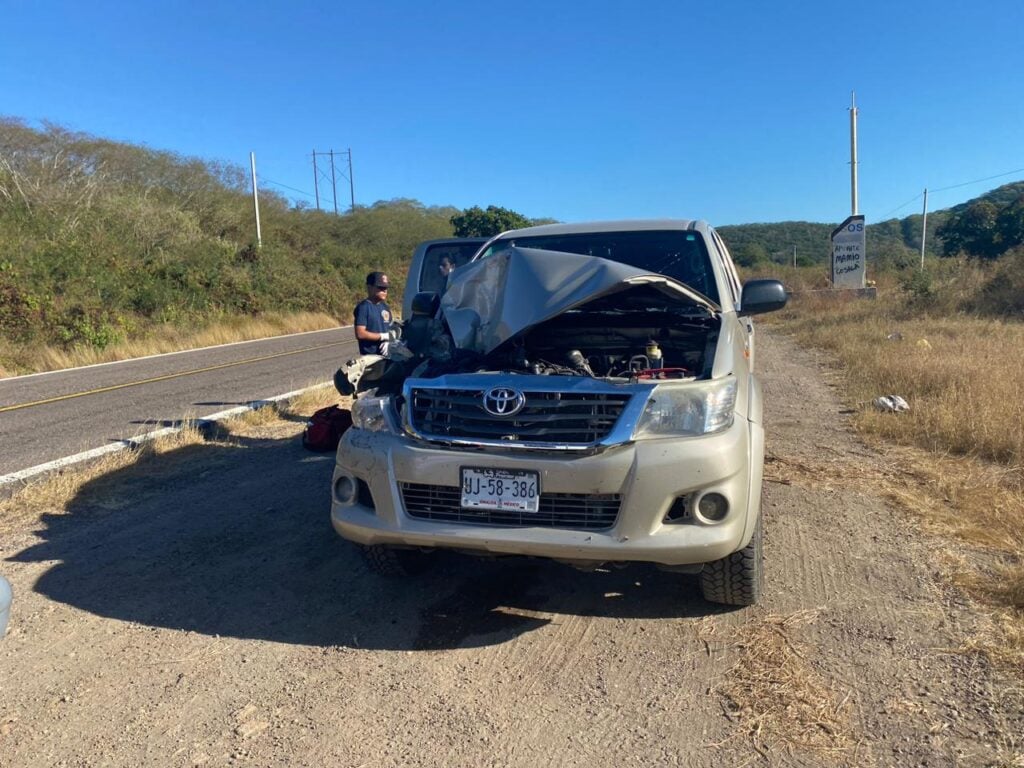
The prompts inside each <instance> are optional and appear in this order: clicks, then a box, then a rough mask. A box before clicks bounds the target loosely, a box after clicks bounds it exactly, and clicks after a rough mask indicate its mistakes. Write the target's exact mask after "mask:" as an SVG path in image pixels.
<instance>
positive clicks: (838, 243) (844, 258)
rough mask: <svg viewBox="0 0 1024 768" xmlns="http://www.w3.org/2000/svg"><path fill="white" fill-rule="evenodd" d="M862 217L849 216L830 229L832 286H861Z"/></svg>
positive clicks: (862, 283) (863, 250)
mask: <svg viewBox="0 0 1024 768" xmlns="http://www.w3.org/2000/svg"><path fill="white" fill-rule="evenodd" d="M865 254H866V250H865V248H864V217H863V216H850V217H849V218H848V219H847V220H846V221H844V222H843V223H842V224H840V225H839V226H838V227H836V228H835V229H834V230H832V287H833V288H863V287H864V262H865V258H866V256H865Z"/></svg>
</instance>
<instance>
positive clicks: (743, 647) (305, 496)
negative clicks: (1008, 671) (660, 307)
mask: <svg viewBox="0 0 1024 768" xmlns="http://www.w3.org/2000/svg"><path fill="white" fill-rule="evenodd" d="M759 344H760V347H759V353H758V354H759V355H760V360H759V365H760V367H761V370H762V372H763V376H764V380H765V392H766V401H767V417H766V418H767V422H768V425H767V432H768V436H769V438H768V439H769V447H768V451H769V461H768V464H767V466H766V475H767V477H768V482H767V484H766V488H765V511H766V519H767V545H766V550H767V563H768V569H769V570H768V573H769V579H770V582H769V583H770V586H769V588H768V595H767V598H766V600H765V601H764V602H763V604H761V605H759V606H758V607H756V608H753V609H744V610H724V609H721V608H715V607H711V606H709V605H707V604H705V603H704V602H702V601H701V599H700V597H699V591H698V589H697V585H696V582H695V580H694V579H693V577H685V576H680V575H673V574H667V573H661V572H659V571H656V570H654V569H648V568H629V569H624V570H613V571H611V572H599V573H593V574H583V573H577V572H575V571H573V570H570V569H568V568H565V567H562V566H558V565H553V564H545V563H538V562H532V561H499V562H479V561H475V560H468V559H465V560H464V559H460V558H457V557H450V558H443V559H442V560H441V562H440V563H439V565H438V567H437V569H436V570H434V571H432V572H431V573H429V574H428V575H426V576H423V577H420V578H419V579H417V580H416V581H413V582H410V583H400V582H390V581H383V580H380V579H378V578H376V577H374V576H372V575H371V574H369V573H367V571H366V569H365V568H364V567H363V565H362V563H361V562H360V559H359V557H358V556H357V553H356V552H355V551H354V550H353V549H352V548H351V547H350V546H349V545H347V544H345V543H344V542H341V541H340V540H338V539H337V538H336V537H335V535H334V534H333V532H332V531H331V528H330V525H329V523H328V497H327V494H328V482H329V478H330V472H331V460H330V459H328V458H324V457H318V456H314V455H312V454H308V453H304V452H303V450H302V449H301V447H300V446H299V444H298V441H297V440H296V439H295V437H294V435H295V434H296V432H297V430H298V425H297V424H284V425H278V426H277V427H275V428H273V429H267V430H265V431H264V433H263V434H261V435H257V436H254V437H243V438H239V439H238V441H237V444H236V445H233V446H228V445H211V446H200V447H192V448H187V449H182V450H181V451H179V452H177V453H175V454H172V455H170V456H165V457H163V458H161V459H158V460H155V461H154V462H151V463H149V464H147V465H146V466H147V467H149V468H150V469H149V472H148V473H147V474H140V472H139V471H138V470H130V469H129V470H121V471H119V472H117V473H114V474H112V475H109V476H106V477H104V478H101V479H100V480H97V481H95V482H93V483H91V484H90V485H89V486H88V487H86V488H85V489H84V490H83V491H82V492H81V493H79V495H78V496H77V497H76V498H75V499H74V500H73V502H72V503H71V504H70V505H69V506H68V508H67V510H66V513H61V514H57V510H55V511H54V514H51V515H47V516H46V517H44V519H43V520H42V521H41V522H40V524H39V525H37V526H34V527H33V528H32V529H31V530H26V529H21V530H10V526H8V530H6V531H5V532H4V534H3V538H2V545H0V557H2V560H0V569H2V571H3V573H4V574H5V575H6V576H7V577H8V578H9V580H10V581H11V582H12V583H13V585H14V588H15V591H16V597H15V604H14V613H13V616H12V626H11V629H10V631H9V634H8V637H7V638H6V639H4V640H3V641H0V764H2V765H10V766H64V765H67V766H80V765H126V766H127V765H143V764H148V765H169V766H179V765H180V766H189V765H211V766H220V765H259V766H268V765H269V766H279V765H280V766H284V765H302V766H306V765H308V766H314V765H315V766H320V765H339V766H398V765H410V766H455V765H464V766H483V765H514V766H520V765H524V766H531V767H535V766H572V765H579V766H627V765H648V766H649V765H658V766H660V765H685V766H704V765H706V766H718V765H725V764H732V765H808V766H816V765H833V764H835V765H851V766H854V765H855V766H873V765H878V766H888V765H900V766H903V765H912V766H918V765H927V766H945V765H971V766H973V765H1013V764H1015V763H1014V762H1013V761H1014V760H1015V758H1016V757H1019V756H1020V751H1021V747H1020V744H1019V743H1015V741H1014V740H1015V739H1019V738H1020V737H1019V734H1020V733H1022V732H1024V714H1022V708H1021V701H1022V697H1021V694H1020V692H1019V688H1016V689H1015V688H1014V687H1013V686H1012V685H1009V684H1007V683H1006V682H1005V681H1001V680H1000V678H999V677H998V676H997V674H996V673H995V672H994V671H993V670H991V669H989V668H988V666H987V665H986V664H985V663H984V661H983V659H982V658H981V657H980V656H977V655H968V654H962V653H957V652H955V651H956V649H958V648H960V647H961V646H962V644H963V642H964V640H965V638H966V637H968V636H969V634H970V632H971V631H972V629H973V622H974V621H975V619H974V617H973V614H972V613H971V612H970V610H969V607H968V606H967V605H966V604H964V603H963V602H961V601H960V600H959V598H958V597H957V596H956V595H955V594H954V593H952V592H951V591H949V590H948V589H947V588H946V587H944V586H943V585H942V582H941V581H940V580H939V579H938V577H937V576H936V575H935V574H934V567H933V565H932V564H931V563H930V560H931V557H930V552H932V551H933V550H934V548H936V547H938V546H941V544H940V543H938V542H936V541H933V540H928V539H927V538H925V537H924V535H923V534H922V533H920V532H919V531H917V530H916V529H915V527H914V525H913V523H912V522H911V521H908V520H907V519H906V518H905V517H904V516H902V515H901V513H899V512H898V511H896V510H894V509H892V508H890V507H888V506H887V505H886V504H885V503H884V502H883V500H882V499H881V498H880V496H879V495H877V490H876V489H875V488H874V487H873V485H872V484H870V483H865V482H864V478H866V477H870V476H871V474H872V472H882V471H885V470H886V466H887V463H886V461H885V458H884V457H883V456H879V455H876V454H875V453H873V452H872V451H870V450H868V449H866V448H865V447H864V446H862V445H861V444H860V443H859V442H858V441H857V440H856V439H855V438H854V437H853V436H852V435H851V433H850V432H849V430H848V428H847V426H846V424H845V418H846V417H845V416H844V415H843V413H842V412H843V407H842V406H841V404H840V402H839V400H838V399H837V397H836V395H835V393H834V391H833V390H832V389H831V388H830V387H829V385H828V384H827V383H826V382H825V381H824V379H823V375H822V372H821V370H820V368H819V366H818V365H817V364H816V362H815V360H814V359H813V358H812V357H811V356H810V355H809V354H808V353H805V352H802V351H800V350H798V349H797V348H795V347H794V346H793V345H791V344H790V343H789V342H788V341H786V340H785V339H780V338H772V337H770V336H769V335H767V334H762V336H761V339H760V342H759ZM2 525H3V523H2V522H0V526H2ZM1015 691H1016V692H1015ZM730 761H731V762H730ZM1016 764H1019V763H1016Z"/></svg>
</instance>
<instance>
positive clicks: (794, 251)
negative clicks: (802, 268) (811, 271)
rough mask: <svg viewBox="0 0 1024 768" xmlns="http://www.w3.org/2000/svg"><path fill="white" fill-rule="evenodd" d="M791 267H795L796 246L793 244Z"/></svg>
mask: <svg viewBox="0 0 1024 768" xmlns="http://www.w3.org/2000/svg"><path fill="white" fill-rule="evenodd" d="M793 269H796V246H795V245H794V246H793Z"/></svg>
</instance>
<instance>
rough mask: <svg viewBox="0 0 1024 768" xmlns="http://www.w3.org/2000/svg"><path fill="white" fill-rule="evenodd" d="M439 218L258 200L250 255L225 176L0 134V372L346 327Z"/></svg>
mask: <svg viewBox="0 0 1024 768" xmlns="http://www.w3.org/2000/svg"><path fill="white" fill-rule="evenodd" d="M456 213H458V211H457V210H456V209H454V208H429V207H425V206H423V205H421V204H419V203H418V202H416V201H413V200H392V201H387V202H379V203H376V204H374V205H372V206H368V207H360V208H357V209H356V210H355V211H354V212H352V213H349V214H346V215H344V216H335V215H332V214H327V213H322V212H318V211H314V210H303V209H298V208H292V207H289V205H288V203H287V201H286V200H285V199H284V198H282V197H280V196H278V195H275V194H273V193H269V192H266V191H261V193H260V214H261V224H262V233H263V247H262V248H261V249H257V248H256V246H255V225H254V220H253V211H252V198H251V195H250V194H249V193H248V191H247V178H246V174H245V172H244V171H243V170H242V169H241V168H239V167H236V166H232V165H227V164H223V163H217V162H212V161H206V160H200V159H196V158H186V157H181V156H179V155H175V154H173V153H170V152H162V151H157V150H152V149H148V148H145V147H140V146H135V145H131V144H124V143H119V142H113V141H108V140H105V139H99V138H96V137H93V136H88V135H85V134H81V133H74V132H71V131H68V130H65V129H63V128H60V127H58V126H54V125H46V126H44V127H43V129H41V130H36V129H34V128H31V127H29V126H27V125H25V124H24V123H23V122H20V121H17V120H11V119H2V118H0V341H2V342H3V347H2V348H0V366H6V367H8V368H11V369H15V370H17V369H21V370H25V369H26V367H31V365H30V364H29V363H28V362H27V361H28V360H29V358H28V357H27V356H26V354H27V353H26V349H28V348H35V347H37V346H38V345H54V346H57V347H75V346H87V347H92V348H99V349H102V348H104V347H108V346H110V345H113V344H117V343H120V342H123V341H125V340H127V339H130V338H137V337H140V336H146V335H147V334H152V333H157V332H159V329H160V327H161V326H167V325H170V326H175V327H178V328H196V327H197V326H202V325H207V324H210V323H212V322H216V321H218V320H223V319H230V318H236V317H238V316H252V315H260V314H263V313H266V312H277V313H292V312H319V313H327V314H328V315H332V316H334V317H337V318H339V319H340V320H343V321H345V322H348V321H349V316H350V314H351V311H352V306H353V304H354V302H355V300H356V299H357V298H358V297H359V296H360V295H363V294H364V291H365V289H364V287H363V283H364V278H365V275H366V273H367V272H368V271H370V270H372V269H384V270H386V271H390V272H392V273H393V274H394V277H395V279H394V283H395V284H396V285H397V287H398V289H399V290H398V291H396V295H400V293H399V291H400V290H401V287H402V285H401V284H402V278H403V276H404V272H405V264H406V263H407V261H408V258H409V255H410V253H411V252H412V249H413V247H414V246H415V245H416V244H417V243H418V242H420V241H422V240H427V239H431V238H437V237H445V236H450V235H451V234H452V225H451V223H450V219H451V217H452V216H453V215H454V214H456Z"/></svg>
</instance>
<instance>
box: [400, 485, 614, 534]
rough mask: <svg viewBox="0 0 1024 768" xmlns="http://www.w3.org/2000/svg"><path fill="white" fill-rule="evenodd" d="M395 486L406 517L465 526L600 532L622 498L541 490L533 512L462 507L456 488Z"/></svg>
mask: <svg viewBox="0 0 1024 768" xmlns="http://www.w3.org/2000/svg"><path fill="white" fill-rule="evenodd" d="M399 485H400V487H401V490H402V501H403V502H404V504H405V511H406V514H408V515H409V517H414V518H416V519H417V520H436V521H439V522H448V523H465V524H467V525H498V526H508V527H513V528H528V527H529V528H532V527H540V528H569V529H572V530H582V531H600V530H604V529H606V528H611V527H612V526H613V525H615V519H616V518H617V517H618V516H619V505H620V503H621V501H622V498H621V497H620V496H619V495H618V494H614V493H604V494H586V493H542V494H541V495H540V509H539V510H538V511H537V512H512V511H508V510H501V511H498V510H490V509H463V508H462V507H461V506H460V499H461V497H462V494H461V491H460V490H459V488H456V487H451V486H447V485H424V484H421V483H400V484H399Z"/></svg>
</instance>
